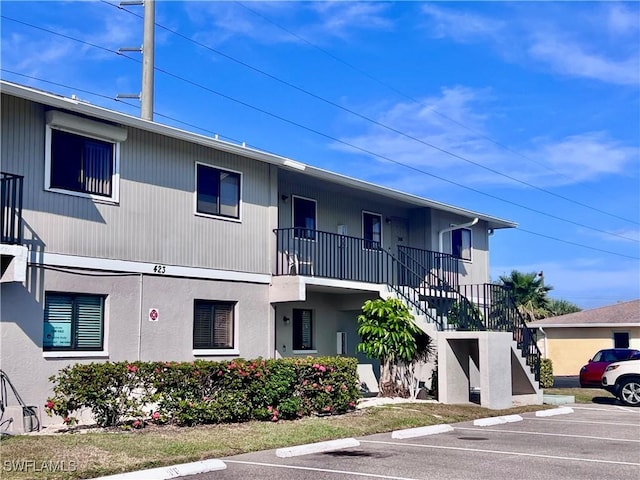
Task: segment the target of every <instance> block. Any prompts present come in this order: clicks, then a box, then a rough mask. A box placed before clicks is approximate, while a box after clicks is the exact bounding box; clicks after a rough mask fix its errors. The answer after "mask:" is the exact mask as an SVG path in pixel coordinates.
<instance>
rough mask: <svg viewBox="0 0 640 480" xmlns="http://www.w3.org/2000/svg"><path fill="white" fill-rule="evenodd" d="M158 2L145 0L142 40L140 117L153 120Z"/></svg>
mask: <svg viewBox="0 0 640 480" xmlns="http://www.w3.org/2000/svg"><path fill="white" fill-rule="evenodd" d="M155 25H156V1H155V0H144V34H143V40H142V94H141V99H140V101H141V108H140V116H141V117H142V118H144V119H145V120H153V73H154V71H153V70H154V67H155V62H154V56H155Z"/></svg>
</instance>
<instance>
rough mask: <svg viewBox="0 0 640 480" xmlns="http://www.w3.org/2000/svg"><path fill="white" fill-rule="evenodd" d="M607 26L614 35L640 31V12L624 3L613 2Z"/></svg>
mask: <svg viewBox="0 0 640 480" xmlns="http://www.w3.org/2000/svg"><path fill="white" fill-rule="evenodd" d="M607 27H608V29H609V33H610V34H612V35H633V34H634V33H635V34H637V32H638V31H640V19H639V18H638V12H634V11H632V10H631V9H629V8H628V7H627V6H625V5H624V4H618V3H616V4H613V5H611V6H610V8H609V12H608V15H607Z"/></svg>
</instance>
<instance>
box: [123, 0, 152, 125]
mask: <svg viewBox="0 0 640 480" xmlns="http://www.w3.org/2000/svg"><path fill="white" fill-rule="evenodd" d="M133 5H144V31H143V34H142V35H143V40H142V47H122V48H119V49H118V51H119V52H139V53H141V54H142V90H141V92H140V93H139V94H138V93H119V94H118V95H117V97H116V98H137V99H138V100H140V117H141V118H143V119H145V120H151V121H152V120H153V91H154V80H153V74H154V70H155V24H156V2H155V0H144V1H141V0H133V1H122V2H120V8H122V7H129V6H133Z"/></svg>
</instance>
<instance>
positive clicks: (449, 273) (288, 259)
mask: <svg viewBox="0 0 640 480" xmlns="http://www.w3.org/2000/svg"><path fill="white" fill-rule="evenodd" d="M274 233H275V234H276V242H277V251H278V257H277V258H278V260H277V264H276V268H275V275H276V276H283V275H304V276H311V277H317V278H330V279H335V280H347V281H356V282H366V283H376V284H387V285H403V286H411V287H414V288H417V287H419V286H424V285H425V282H426V283H427V284H428V285H433V286H443V285H452V286H457V284H458V264H457V260H456V259H454V258H453V257H451V255H449V254H442V253H437V252H431V251H428V250H420V249H415V248H408V247H400V246H399V247H398V251H399V256H398V258H396V257H394V256H393V255H392V254H390V253H389V252H387V251H386V250H384V249H383V248H382V246H381V245H380V243H379V242H376V241H373V240H366V239H364V238H358V237H349V236H347V235H339V234H335V233H330V232H322V231H319V230H311V229H305V228H280V229H276V230H274ZM425 265H426V266H425Z"/></svg>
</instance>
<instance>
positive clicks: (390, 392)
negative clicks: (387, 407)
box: [358, 298, 433, 397]
mask: <svg viewBox="0 0 640 480" xmlns="http://www.w3.org/2000/svg"><path fill="white" fill-rule="evenodd" d="M358 325H359V326H358V335H360V338H361V339H362V343H360V344H359V345H358V351H359V352H363V353H365V354H366V355H367V356H369V357H371V358H375V359H377V360H379V361H380V382H379V388H380V395H381V396H383V397H384V396H387V397H389V396H401V397H407V396H409V381H411V380H412V377H413V367H414V365H415V363H416V362H418V361H426V360H428V359H429V358H430V357H431V355H432V354H433V346H432V344H431V337H429V336H428V335H427V334H425V333H424V332H423V331H422V330H420V328H419V327H418V326H417V325H416V324H415V323H413V316H412V315H411V313H410V312H409V309H408V308H407V307H406V306H405V304H404V303H402V302H401V301H400V300H398V299H394V298H388V299H386V300H382V299H376V300H367V301H366V302H365V303H364V305H363V306H362V315H359V316H358Z"/></svg>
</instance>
